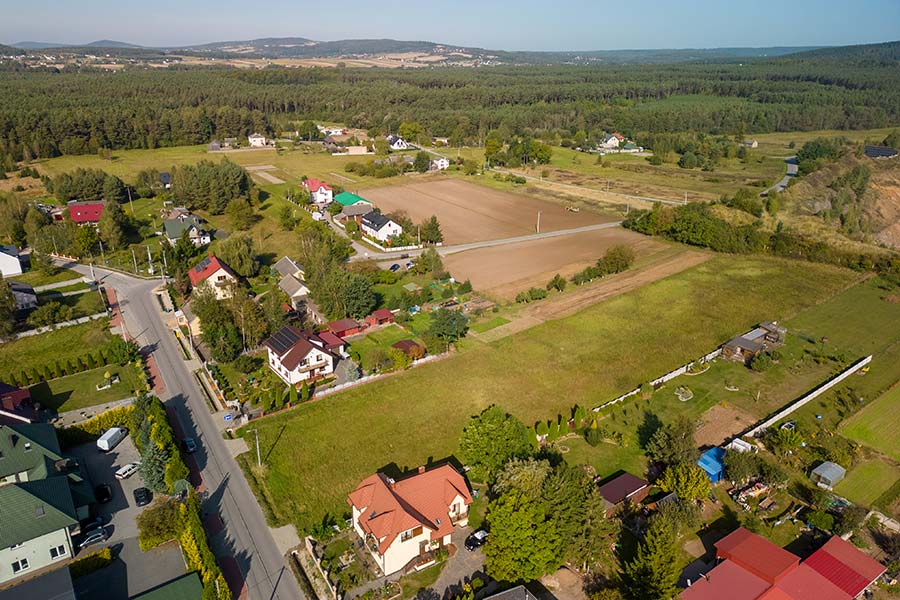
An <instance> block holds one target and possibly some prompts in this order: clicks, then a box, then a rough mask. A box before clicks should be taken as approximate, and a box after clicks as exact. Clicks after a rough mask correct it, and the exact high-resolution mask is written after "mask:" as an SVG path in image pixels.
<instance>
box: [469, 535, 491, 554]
mask: <svg viewBox="0 0 900 600" xmlns="http://www.w3.org/2000/svg"><path fill="white" fill-rule="evenodd" d="M487 537H488V532H487V531H485V530H484V529H479V530H478V531H476V532H475V533H473V534H472V535H470V536H469V537H467V538H466V550H468V551H470V552H471V551H472V550H475V548H480V547H481V546H484V543H485V542H486V541H487Z"/></svg>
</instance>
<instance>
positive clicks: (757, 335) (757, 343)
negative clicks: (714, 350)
mask: <svg viewBox="0 0 900 600" xmlns="http://www.w3.org/2000/svg"><path fill="white" fill-rule="evenodd" d="M786 335H787V329H785V328H784V327H781V326H780V325H778V322H777V321H765V322H763V323H760V324H759V325H758V326H757V327H756V328H754V329H753V330H751V331H748V332H747V333H745V334H743V335H739V336H737V337H734V338H731V339H730V340H728V341H727V342H725V343H724V344H723V345H722V358H725V359H727V360H739V361H741V362H743V363H744V364H747V365H749V364H750V361H752V360H753V359H754V358H755V357H757V356H758V355H759V354H761V353H762V352H764V351H766V350H770V349H772V348H777V347H778V346H781V345H782V344H784V339H785V336H786Z"/></svg>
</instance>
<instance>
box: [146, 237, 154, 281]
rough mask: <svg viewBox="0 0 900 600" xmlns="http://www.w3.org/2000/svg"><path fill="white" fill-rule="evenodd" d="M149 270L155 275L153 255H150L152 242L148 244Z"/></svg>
mask: <svg viewBox="0 0 900 600" xmlns="http://www.w3.org/2000/svg"><path fill="white" fill-rule="evenodd" d="M147 264H148V265H149V267H148V268H147V272H148V273H150V274H151V275H153V256H151V255H150V244H147Z"/></svg>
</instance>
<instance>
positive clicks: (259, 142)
mask: <svg viewBox="0 0 900 600" xmlns="http://www.w3.org/2000/svg"><path fill="white" fill-rule="evenodd" d="M247 142H249V144H250V147H251V148H265V146H266V143H268V140H266V136H264V135H260V134H258V133H251V134H250V135H249V136H247Z"/></svg>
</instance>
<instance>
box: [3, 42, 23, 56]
mask: <svg viewBox="0 0 900 600" xmlns="http://www.w3.org/2000/svg"><path fill="white" fill-rule="evenodd" d="M24 53H25V51H24V50H22V49H21V48H14V47H12V46H4V45H3V44H0V56H16V55H19V54H24Z"/></svg>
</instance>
